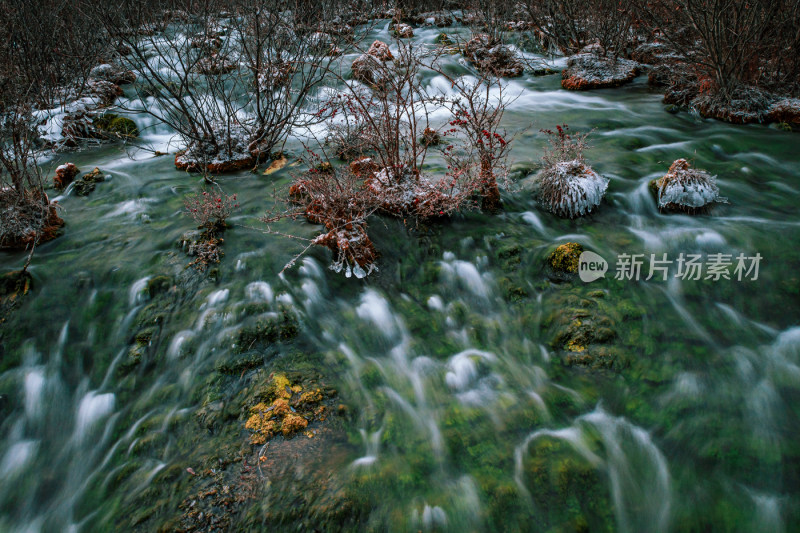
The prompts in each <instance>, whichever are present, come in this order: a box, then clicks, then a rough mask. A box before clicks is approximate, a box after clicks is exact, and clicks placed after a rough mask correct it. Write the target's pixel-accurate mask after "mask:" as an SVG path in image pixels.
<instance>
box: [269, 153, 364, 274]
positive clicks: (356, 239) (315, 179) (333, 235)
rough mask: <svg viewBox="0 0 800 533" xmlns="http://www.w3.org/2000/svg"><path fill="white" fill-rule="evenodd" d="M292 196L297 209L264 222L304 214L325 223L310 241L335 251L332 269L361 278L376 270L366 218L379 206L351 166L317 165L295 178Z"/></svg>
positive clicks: (314, 222)
mask: <svg viewBox="0 0 800 533" xmlns="http://www.w3.org/2000/svg"><path fill="white" fill-rule="evenodd" d="M312 157H316V156H313V155H312ZM289 200H290V201H291V202H292V203H293V204H295V205H296V206H297V209H294V210H291V211H289V212H286V213H279V214H277V215H275V216H267V217H265V218H264V219H263V220H264V222H266V223H268V224H269V223H270V222H274V221H277V220H280V219H282V218H287V217H289V218H295V217H297V216H305V218H306V220H308V222H310V223H311V224H321V225H323V226H324V230H323V233H322V234H320V235H319V236H317V237H316V238H314V239H312V240H311V243H310V244H311V245H313V246H324V247H326V248H328V249H329V250H330V251H331V252H332V254H333V261H332V262H331V266H330V268H331V270H334V271H335V272H344V273H345V275H346V276H347V277H350V276H352V275H354V274H355V276H356V277H358V278H363V277H364V276H367V275H368V274H370V273H371V272H373V271H374V270H377V266H376V265H375V262H376V261H377V258H378V252H377V250H376V249H375V246H374V245H373V244H372V241H371V240H370V238H369V235H367V218H368V217H369V216H370V215H372V214H373V213H374V212H375V210H376V209H377V208H378V200H377V198H376V197H375V195H374V194H372V191H371V190H369V188H367V187H365V186H364V182H363V179H362V178H360V177H359V176H357V175H356V174H354V173H353V172H352V171H351V170H350V168H349V167H342V168H334V167H333V166H331V165H324V164H317V165H314V167H313V168H311V169H310V170H309V171H308V172H306V173H305V174H303V175H302V176H300V177H298V178H296V179H295V181H294V183H293V184H292V186H291V188H290V189H289ZM295 260H296V258H295ZM295 260H293V261H291V262H290V263H289V265H287V267H288V266H291V265H292V264H293V263H294V261H295Z"/></svg>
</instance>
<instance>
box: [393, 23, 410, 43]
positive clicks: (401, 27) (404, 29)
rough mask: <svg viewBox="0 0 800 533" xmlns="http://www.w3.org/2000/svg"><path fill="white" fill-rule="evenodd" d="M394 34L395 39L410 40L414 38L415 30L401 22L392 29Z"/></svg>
mask: <svg viewBox="0 0 800 533" xmlns="http://www.w3.org/2000/svg"><path fill="white" fill-rule="evenodd" d="M392 33H393V34H394V36H395V37H399V38H401V39H410V38H411V37H413V36H414V29H413V28H412V27H411V26H409V25H408V24H405V23H403V22H399V23H397V24H395V25H394V28H392Z"/></svg>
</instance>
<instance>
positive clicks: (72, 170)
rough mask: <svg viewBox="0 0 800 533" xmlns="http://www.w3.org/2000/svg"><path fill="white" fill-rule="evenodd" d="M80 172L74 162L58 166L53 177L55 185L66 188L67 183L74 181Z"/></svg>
mask: <svg viewBox="0 0 800 533" xmlns="http://www.w3.org/2000/svg"><path fill="white" fill-rule="evenodd" d="M78 172H80V169H79V168H78V167H76V166H75V165H74V164H73V163H66V164H64V165H61V166H59V167H58V168H56V175H55V177H53V186H55V188H56V189H59V190H61V189H64V188H66V186H67V185H69V184H70V183H72V181H73V180H74V179H75V176H77V175H78Z"/></svg>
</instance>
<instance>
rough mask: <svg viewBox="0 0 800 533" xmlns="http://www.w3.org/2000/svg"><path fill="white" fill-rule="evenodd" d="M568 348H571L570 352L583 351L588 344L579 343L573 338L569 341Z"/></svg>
mask: <svg viewBox="0 0 800 533" xmlns="http://www.w3.org/2000/svg"><path fill="white" fill-rule="evenodd" d="M567 350H569V351H570V352H583V351H585V350H586V346H583V345H582V344H578V342H577V341H575V340H574V339H572V340H570V341H569V342H568V343H567Z"/></svg>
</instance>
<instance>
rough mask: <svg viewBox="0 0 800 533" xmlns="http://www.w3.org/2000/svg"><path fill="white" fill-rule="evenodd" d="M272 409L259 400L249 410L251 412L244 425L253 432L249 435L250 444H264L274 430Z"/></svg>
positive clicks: (274, 423) (274, 422)
mask: <svg viewBox="0 0 800 533" xmlns="http://www.w3.org/2000/svg"><path fill="white" fill-rule="evenodd" d="M272 411H273V410H271V409H270V407H269V406H268V405H267V404H265V403H263V402H261V403H259V404H257V405H255V406H254V407H253V408H252V409H250V412H251V413H253V414H252V415H251V416H250V418H248V419H247V422H245V424H244V427H245V428H247V429H249V430H250V431H252V432H253V434H252V435H250V443H251V444H264V443H265V442H267V439H268V438H270V437H271V436H272V434H273V433H274V432H275V430H276V425H277V423H276V421H275V420H272V417H273V416H274V413H273V412H272Z"/></svg>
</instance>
